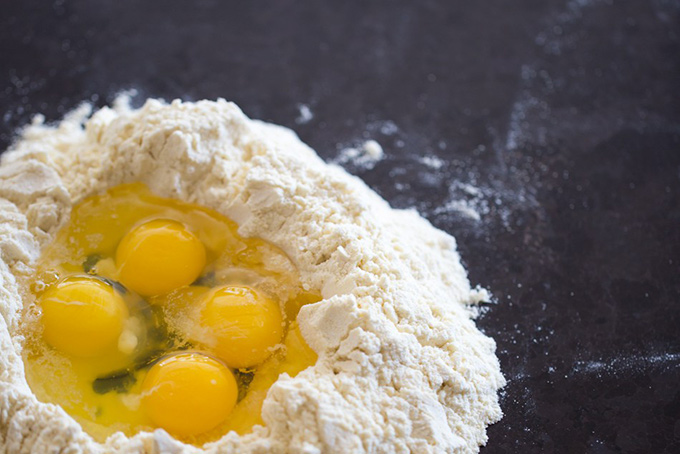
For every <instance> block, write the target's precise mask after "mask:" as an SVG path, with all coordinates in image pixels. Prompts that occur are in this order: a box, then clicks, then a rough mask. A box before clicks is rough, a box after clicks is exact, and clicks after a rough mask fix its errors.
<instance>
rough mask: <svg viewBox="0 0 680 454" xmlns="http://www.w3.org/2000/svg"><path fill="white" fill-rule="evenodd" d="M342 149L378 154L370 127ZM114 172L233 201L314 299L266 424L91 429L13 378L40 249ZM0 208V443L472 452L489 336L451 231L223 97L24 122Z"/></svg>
mask: <svg viewBox="0 0 680 454" xmlns="http://www.w3.org/2000/svg"><path fill="white" fill-rule="evenodd" d="M301 113H302V109H301ZM383 126H385V125H383ZM376 127H378V126H376ZM380 127H382V126H380ZM355 150H356V151H352V152H350V151H347V152H343V153H341V156H346V157H344V158H342V159H345V160H347V161H349V160H352V162H355V163H356V165H366V166H369V165H375V163H376V162H378V161H379V160H380V159H382V156H383V152H382V147H380V145H379V144H378V143H377V142H374V141H371V140H369V141H368V142H365V143H364V144H363V145H362V147H361V148H359V149H355ZM339 160H341V159H339ZM128 182H142V183H145V184H146V185H147V186H148V187H149V188H150V189H151V190H152V191H153V192H154V193H156V194H157V195H159V196H162V197H171V198H176V199H181V200H184V201H187V202H191V203H195V204H200V205H202V206H205V207H208V208H211V209H213V210H216V211H217V212H219V213H221V214H223V215H226V216H228V217H230V218H231V219H233V220H234V221H235V222H236V223H237V224H238V225H239V233H240V234H241V235H243V236H245V237H259V238H262V239H264V240H267V241H269V242H271V243H273V244H275V245H276V246H278V247H280V248H281V249H282V250H283V251H285V252H286V254H287V255H288V256H289V257H290V259H291V260H292V262H293V263H294V264H295V266H296V267H297V269H298V271H299V274H300V281H301V283H302V285H303V287H304V288H305V289H308V290H311V291H315V292H318V293H319V294H321V296H322V298H323V299H322V301H320V302H318V303H314V304H308V305H306V306H303V308H302V309H301V311H300V314H299V316H298V319H297V320H298V323H299V326H300V331H301V333H302V335H303V337H304V338H305V340H306V341H307V343H308V344H309V346H310V347H311V348H312V349H313V350H314V351H315V352H316V353H317V354H318V358H319V359H318V361H317V363H316V364H315V365H314V366H312V367H309V368H308V369H306V370H304V371H303V372H301V373H300V374H298V375H297V376H295V377H293V378H291V377H290V376H288V375H287V374H282V375H281V376H280V377H279V379H278V380H277V381H276V382H275V383H274V384H273V385H272V387H271V388H270V389H269V392H268V394H267V397H266V399H265V401H264V404H263V407H262V419H263V420H264V422H265V425H263V426H256V427H255V428H254V430H253V431H252V432H251V433H249V434H247V435H243V436H239V435H238V434H236V433H235V432H230V433H228V434H226V435H225V436H224V437H222V438H221V439H220V440H218V441H216V442H212V443H208V444H206V445H204V446H202V447H200V448H199V447H195V446H191V445H187V444H184V443H181V442H179V441H177V440H174V439H173V438H172V437H170V436H169V435H168V434H167V433H166V432H164V431H162V430H156V431H153V432H142V433H139V434H137V435H135V436H133V437H130V438H128V437H126V436H125V435H123V434H122V433H121V432H118V433H116V434H114V435H112V436H111V437H109V438H108V439H107V440H106V442H105V443H104V444H99V443H96V442H95V441H94V440H93V439H92V438H91V437H90V436H89V435H88V434H87V433H86V432H85V431H83V429H82V428H81V427H80V426H79V425H78V424H77V423H76V422H75V421H74V420H73V419H72V418H70V417H69V416H68V415H67V414H66V413H65V412H64V411H63V410H62V409H61V408H59V407H56V406H54V405H49V404H45V403H42V402H39V401H38V400H37V399H36V397H35V396H34V394H33V393H32V391H31V389H30V388H29V386H28V385H27V382H26V377H25V376H24V368H23V364H22V358H21V347H22V342H23V338H22V336H21V334H20V330H19V326H20V317H21V311H22V308H24V307H26V306H27V305H28V304H30V303H31V297H30V294H31V293H30V291H29V285H30V282H31V281H32V278H33V275H34V272H35V268H34V267H35V264H36V260H37V259H38V257H39V255H40V251H41V249H42V248H43V247H44V246H45V245H47V244H49V243H50V242H51V241H52V240H53V238H54V236H55V234H56V232H57V231H58V230H59V228H60V227H61V226H62V225H64V223H65V222H66V221H67V220H68V218H69V216H70V210H71V207H72V206H73V205H74V204H75V203H77V202H78V201H80V200H82V199H83V198H85V197H87V196H90V195H93V194H97V193H101V192H103V191H105V190H106V189H107V188H110V187H113V186H115V185H118V184H122V183H128ZM473 192H474V191H473ZM0 217H2V219H3V223H2V224H1V226H0V257H1V260H0V282H1V283H2V293H1V294H0V313H1V314H2V317H0V352H2V353H0V381H2V384H1V386H0V427H2V428H3V432H2V437H0V451H3V452H16V453H29V452H66V451H68V452H86V453H160V452H173V453H185V452H186V453H198V452H209V453H218V452H219V453H262V452H269V453H291V452H296V453H303V452H304V453H309V454H311V453H350V452H351V453H408V452H417V453H440V452H449V453H473V452H477V451H478V449H479V446H480V445H483V444H484V443H485V442H486V440H487V435H486V427H487V426H488V425H489V424H491V423H493V422H495V421H498V420H499V419H500V417H501V410H500V407H499V404H498V390H499V389H500V388H501V387H503V386H504V384H505V379H504V378H503V376H502V374H501V372H500V367H499V363H498V359H497V358H496V355H495V348H496V347H495V343H494V341H493V340H492V339H490V338H489V337H487V336H485V335H483V334H482V333H481V332H480V331H479V330H478V329H477V328H476V326H475V324H474V322H473V320H472V318H471V313H472V312H473V311H471V310H470V308H471V307H474V304H475V303H477V302H479V301H482V300H484V299H485V298H488V294H487V293H486V292H485V291H484V290H482V289H478V288H476V289H475V288H471V286H470V283H469V281H468V279H467V273H466V271H465V269H464V268H463V266H462V265H461V263H460V257H459V255H458V252H457V246H456V242H455V240H454V238H453V237H451V236H450V235H448V234H446V233H444V232H442V231H439V230H437V229H435V228H434V227H432V225H431V224H429V223H428V222H427V221H426V220H424V219H423V218H421V217H420V216H419V215H418V214H417V213H416V212H415V211H414V210H396V209H393V208H391V207H390V206H389V205H388V204H387V203H386V202H385V201H384V200H383V199H382V198H380V197H379V196H378V195H377V194H376V193H375V192H373V191H372V190H370V189H369V188H368V187H367V186H366V185H365V184H364V183H363V182H362V181H361V180H360V179H358V178H356V177H353V176H351V175H349V174H348V173H347V172H345V171H344V170H343V169H342V168H340V167H338V166H333V165H327V164H326V163H324V162H323V161H322V160H321V159H320V158H319V157H318V156H317V155H316V153H315V152H314V151H313V150H312V149H311V148H309V147H308V146H306V145H305V144H303V143H302V142H300V140H299V139H298V138H297V136H296V135H295V134H294V133H293V132H291V131H290V130H288V129H285V128H282V127H279V126H275V125H271V124H267V123H263V122H259V121H254V120H251V119H249V118H247V117H246V116H245V115H244V114H243V113H242V112H241V111H240V109H239V108H238V107H237V106H236V105H234V104H232V103H228V102H226V101H224V100H218V101H215V102H212V101H200V102H196V103H183V102H180V101H174V102H172V103H170V104H165V103H163V102H160V101H156V100H149V101H147V102H146V104H144V106H142V107H141V108H140V109H132V108H130V107H129V106H128V105H127V104H126V103H125V102H123V101H121V102H118V103H117V104H115V106H114V107H113V108H103V109H101V110H99V111H97V112H94V114H91V111H90V109H89V107H88V106H83V107H82V108H80V109H78V110H76V111H74V112H73V113H71V114H70V115H68V116H67V117H66V118H65V119H64V120H63V121H62V122H61V123H59V124H56V125H54V126H45V125H43V124H42V122H41V121H36V122H35V123H34V124H33V125H31V126H29V127H27V128H26V129H25V130H24V131H23V133H22V136H21V137H20V140H19V141H18V142H16V143H15V145H14V146H13V147H12V148H11V149H10V150H8V151H7V152H6V153H5V154H3V156H2V164H1V165H0Z"/></svg>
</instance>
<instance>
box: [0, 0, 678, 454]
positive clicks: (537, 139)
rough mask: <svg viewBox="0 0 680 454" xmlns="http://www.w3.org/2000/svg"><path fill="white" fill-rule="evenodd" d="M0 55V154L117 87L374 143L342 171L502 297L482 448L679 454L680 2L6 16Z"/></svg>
mask: <svg viewBox="0 0 680 454" xmlns="http://www.w3.org/2000/svg"><path fill="white" fill-rule="evenodd" d="M0 46H1V50H0V52H1V53H0V62H1V65H2V66H1V68H2V69H1V70H0V110H1V113H2V115H4V117H3V122H2V126H1V127H0V149H5V148H7V146H9V145H10V143H11V142H12V140H14V138H15V137H16V136H15V134H16V129H17V128H18V127H20V126H22V125H24V124H26V123H27V122H28V121H29V120H30V118H31V117H32V116H33V115H34V114H37V113H44V114H45V116H46V117H47V119H48V120H49V121H55V120H57V119H59V118H60V117H61V116H62V115H63V114H64V113H65V112H67V111H68V110H70V109H72V108H73V107H75V106H76V105H78V104H79V103H80V102H81V101H82V100H90V101H92V102H93V103H94V104H95V105H97V106H101V105H104V104H106V103H108V102H111V101H112V100H113V98H114V97H115V94H116V93H117V92H119V91H120V90H122V89H130V88H134V89H136V90H137V91H138V92H139V95H138V96H137V98H136V102H137V103H140V102H141V101H142V100H143V99H144V98H146V97H162V98H165V99H172V98H177V97H179V98H183V99H186V100H195V99H200V98H211V99H213V98H216V97H224V98H226V99H229V100H233V101H235V102H237V103H238V104H239V105H240V106H241V107H242V108H243V110H244V111H245V112H246V113H247V114H248V115H250V116H252V117H256V118H262V119H266V120H270V121H273V122H275V123H279V124H283V125H286V126H290V127H292V128H294V129H295V130H296V131H297V132H298V133H299V135H300V136H301V138H302V139H303V140H304V141H306V142H307V143H309V144H310V145H311V146H312V147H314V148H315V149H316V150H318V152H319V154H320V155H321V156H322V157H323V158H324V159H326V160H328V161H332V160H334V159H337V158H338V156H339V153H340V151H341V150H342V149H343V148H344V147H348V146H356V145H358V144H360V143H362V141H363V140H365V139H368V138H371V139H375V140H377V141H378V142H380V143H381V144H382V145H383V147H384V149H385V153H386V157H385V159H383V160H382V161H380V162H378V163H377V164H376V165H375V167H373V168H370V169H369V168H366V166H360V165H356V163H355V162H353V161H349V162H347V163H345V164H344V165H345V167H346V168H347V169H348V170H349V171H350V172H352V173H355V174H357V175H358V176H360V177H361V178H362V179H364V180H365V181H366V182H367V183H368V184H369V185H370V186H371V187H372V188H374V189H375V190H376V191H377V192H378V193H380V194H381V195H382V196H383V197H385V198H386V199H387V200H388V201H389V202H390V203H391V204H392V205H393V206H395V207H400V208H405V207H415V208H416V209H417V210H418V211H419V212H420V213H422V214H423V215H424V216H426V217H427V218H428V219H429V220H430V221H431V222H432V223H433V224H434V225H436V226H437V227H439V228H441V229H444V230H446V231H448V232H450V233H451V234H453V235H455V236H456V238H457V239H458V241H459V245H460V251H461V254H462V257H463V260H464V262H465V265H466V267H467V268H468V270H469V272H470V278H471V281H472V282H473V284H481V285H482V286H484V287H486V288H489V289H490V290H491V291H492V292H493V294H494V296H495V297H496V299H497V304H495V305H490V306H487V307H488V309H485V311H486V312H485V314H484V315H483V316H482V317H481V319H480V320H479V325H480V326H481V328H482V329H483V330H484V331H485V332H486V333H487V334H489V335H490V336H493V337H494V338H495V339H496V341H497V343H498V355H499V357H500V360H501V364H502V368H503V371H504V373H505V375H506V377H507V379H508V385H507V387H506V388H505V389H504V390H503V391H502V393H501V400H502V406H503V410H504V412H505V417H504V418H503V420H502V421H501V422H499V423H498V424H496V425H494V426H492V427H490V428H489V438H490V440H489V443H488V446H487V447H486V448H484V449H483V450H482V452H483V453H485V454H491V453H506V452H524V453H534V452H536V453H538V452H564V453H572V452H573V453H580V452H589V453H613V452H641V453H642V452H655V453H658V452H667V453H670V452H680V387H679V385H678V384H679V383H680V341H679V339H678V329H679V328H680V315H679V311H678V309H677V305H678V303H679V302H680V277H679V274H680V2H678V1H672V0H653V1H616V0H610V1H598V0H572V1H566V0H549V1H548V0H514V1H502V0H488V1H480V2H471V1H465V2H463V1H460V2H454V1H441V2H434V1H419V2H416V1H413V2H408V1H392V2H380V1H372V2H351V1H342V2H309V3H307V2H294V1H292V0H286V1H280V0H279V1H276V2H262V1H250V2H245V1H242V2H220V1H198V0H195V1H150V2H139V1H111V2H94V1H86V0H80V1H73V2H63V1H58V2H53V3H50V2H45V1H21V2H20V1H14V0H13V1H10V0H4V1H3V2H2V14H1V15H0ZM300 104H304V105H306V106H308V107H309V109H310V110H311V111H312V113H313V118H312V119H311V120H310V121H308V122H305V121H304V120H303V119H302V117H300V111H299V108H300V107H299V106H300ZM296 120H297V121H296ZM423 157H428V159H426V160H424V159H423ZM438 159H439V160H438ZM465 207H467V208H470V209H472V210H474V211H473V212H472V214H470V213H471V212H470V211H469V210H468V211H466V210H465ZM474 213H476V214H474ZM477 217H478V218H477Z"/></svg>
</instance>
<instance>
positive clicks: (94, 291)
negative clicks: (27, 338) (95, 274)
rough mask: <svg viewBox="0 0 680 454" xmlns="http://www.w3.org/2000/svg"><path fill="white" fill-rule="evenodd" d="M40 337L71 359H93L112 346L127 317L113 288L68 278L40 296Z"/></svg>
mask: <svg viewBox="0 0 680 454" xmlns="http://www.w3.org/2000/svg"><path fill="white" fill-rule="evenodd" d="M39 305H40V307H41V308H42V316H41V319H40V320H41V323H42V327H43V338H44V339H45V341H46V342H47V343H48V344H50V345H51V346H52V347H54V348H56V349H58V350H60V351H62V352H63V353H67V354H70V355H74V356H95V355H98V354H101V353H103V352H104V351H106V350H107V349H108V348H110V347H112V346H113V345H115V344H116V342H117V340H118V337H119V336H120V334H121V332H122V330H123V323H124V321H125V319H126V318H127V316H128V309H127V306H126V305H125V301H123V298H122V297H121V296H120V295H119V294H118V293H117V292H116V291H115V290H114V288H113V287H112V286H111V285H109V284H107V283H105V282H103V281H101V280H99V279H96V278H92V277H86V276H78V277H69V278H66V279H64V280H63V281H61V282H59V283H58V284H56V285H54V286H53V287H51V288H50V289H48V290H47V291H46V292H45V293H43V294H42V295H41V296H40V299H39Z"/></svg>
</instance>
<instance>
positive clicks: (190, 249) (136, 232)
mask: <svg viewBox="0 0 680 454" xmlns="http://www.w3.org/2000/svg"><path fill="white" fill-rule="evenodd" d="M205 260H206V257H205V248H204V246H203V243H201V241H200V240H199V239H198V238H197V237H196V235H194V234H193V233H191V232H190V231H189V230H188V229H187V228H186V227H185V226H184V225H183V224H181V223H179V222H176V221H171V220H168V219H156V220H153V221H149V222H146V223H144V224H142V225H140V226H138V227H136V228H134V229H132V230H131V231H130V232H128V234H127V235H125V237H124V238H123V239H122V240H121V242H120V244H119V245H118V249H117V250H116V264H117V265H118V275H119V279H120V281H121V282H122V283H123V285H125V286H126V287H129V288H130V289H132V290H134V291H135V292H137V293H139V294H140V295H142V296H152V295H162V294H165V293H168V292H171V291H172V290H175V289H177V288H179V287H183V286H185V285H189V284H191V283H192V282H193V281H195V280H196V278H197V277H198V276H199V275H200V274H201V271H202V270H203V267H205Z"/></svg>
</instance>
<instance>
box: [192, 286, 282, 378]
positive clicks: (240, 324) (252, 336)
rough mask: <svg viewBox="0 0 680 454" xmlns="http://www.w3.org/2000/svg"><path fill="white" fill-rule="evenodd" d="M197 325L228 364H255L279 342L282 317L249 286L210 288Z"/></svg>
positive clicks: (275, 308) (272, 305)
mask: <svg viewBox="0 0 680 454" xmlns="http://www.w3.org/2000/svg"><path fill="white" fill-rule="evenodd" d="M201 326H202V328H203V330H204V331H206V332H208V333H210V336H209V338H210V339H209V342H208V344H209V345H210V346H211V347H212V348H213V350H214V352H215V354H216V355H217V356H218V357H219V358H220V359H221V360H222V361H224V362H225V363H226V364H227V365H228V366H230V367H233V368H237V369H240V368H246V367H251V366H255V365H257V364H259V363H261V362H262V361H264V360H265V359H267V357H268V356H269V355H270V354H271V348H272V347H274V346H275V345H277V344H278V343H279V342H281V336H282V335H283V320H282V317H281V310H280V308H279V306H278V304H276V303H275V302H274V301H272V300H271V299H269V298H267V297H265V296H263V295H262V294H260V293H257V292H255V291H254V290H253V289H251V288H249V287H241V286H225V287H219V288H217V289H216V290H213V291H212V292H211V293H210V294H209V295H207V297H206V299H205V304H204V307H203V308H202V310H201Z"/></svg>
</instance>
